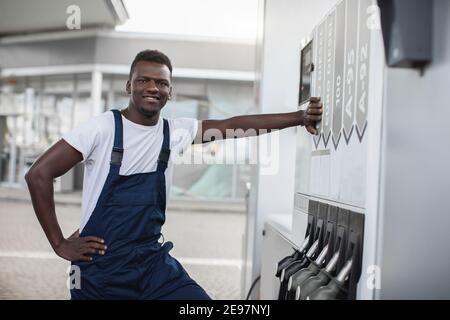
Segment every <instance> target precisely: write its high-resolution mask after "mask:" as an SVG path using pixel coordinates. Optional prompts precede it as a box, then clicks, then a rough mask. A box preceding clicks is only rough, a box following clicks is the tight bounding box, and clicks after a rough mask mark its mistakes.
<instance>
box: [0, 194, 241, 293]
mask: <svg viewBox="0 0 450 320" xmlns="http://www.w3.org/2000/svg"><path fill="white" fill-rule="evenodd" d="M66 197H67V196H66ZM77 197H79V195H73V196H72V198H73V199H76V198H77ZM26 198H27V194H26V193H24V192H23V191H17V190H10V189H5V188H0V299H68V298H69V292H68V289H67V287H66V281H67V274H66V271H67V268H68V266H69V262H68V261H65V260H63V259H61V258H59V257H58V256H56V255H55V254H54V253H53V251H52V249H51V247H50V245H49V244H48V242H47V239H46V237H45V235H44V232H43V231H42V229H41V227H40V225H39V222H38V221H37V219H36V216H35V214H34V211H33V208H32V206H31V203H30V202H29V201H28V200H27V199H26ZM75 202H76V201H75ZM64 203H66V204H64ZM67 203H70V201H66V202H65V201H63V200H60V201H57V216H58V221H59V223H60V225H61V228H62V230H63V233H64V235H66V236H68V235H70V234H71V233H72V232H73V231H75V230H76V229H77V228H78V224H79V214H80V206H79V205H78V204H76V203H75V204H74V203H71V204H67ZM186 208H187V209H186ZM192 209H195V207H194V206H190V207H185V209H184V210H181V209H180V207H179V206H178V207H177V206H172V207H171V206H170V205H169V210H168V212H167V220H166V224H165V225H164V227H163V234H164V238H165V240H166V241H168V240H170V241H172V242H173V243H174V249H173V250H172V251H171V254H172V255H173V256H174V257H176V258H177V259H178V260H179V261H180V262H181V263H182V264H183V265H184V267H185V269H186V270H187V271H188V273H189V274H190V275H191V277H192V278H193V279H195V280H196V281H197V282H198V283H199V284H200V285H201V286H202V287H203V288H204V289H205V290H206V292H208V294H209V295H210V296H211V297H212V298H213V299H224V300H225V299H241V289H240V287H241V270H242V269H241V262H242V258H243V257H242V243H243V235H244V230H245V218H246V217H245V213H244V212H242V211H240V210H232V212H227V211H226V210H225V209H224V208H221V210H220V211H215V210H214V208H213V207H211V208H210V209H209V211H208V210H206V209H205V207H202V209H201V210H198V211H191V210H192Z"/></svg>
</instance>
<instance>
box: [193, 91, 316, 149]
mask: <svg viewBox="0 0 450 320" xmlns="http://www.w3.org/2000/svg"><path fill="white" fill-rule="evenodd" d="M321 120H322V103H321V102H320V98H316V97H312V98H310V100H309V105H308V108H307V109H306V110H304V111H303V110H299V111H295V112H288V113H273V114H256V115H245V116H237V117H232V118H228V119H223V120H203V121H202V122H201V124H200V127H201V128H199V130H198V134H200V133H201V137H199V136H198V135H197V137H196V139H195V141H194V143H200V141H201V143H207V142H211V141H214V140H220V139H227V138H241V137H249V136H255V135H259V134H261V133H268V132H270V131H271V130H280V129H284V128H289V127H294V126H304V127H305V129H306V130H307V131H308V132H309V133H311V134H314V135H315V134H317V130H316V124H317V123H318V122H320V121H321Z"/></svg>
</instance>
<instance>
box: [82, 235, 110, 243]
mask: <svg viewBox="0 0 450 320" xmlns="http://www.w3.org/2000/svg"><path fill="white" fill-rule="evenodd" d="M83 240H84V241H86V242H90V241H92V242H98V243H105V240H103V239H102V238H99V237H94V236H88V237H84V238H83Z"/></svg>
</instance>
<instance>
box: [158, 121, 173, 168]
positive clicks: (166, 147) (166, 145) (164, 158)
mask: <svg viewBox="0 0 450 320" xmlns="http://www.w3.org/2000/svg"><path fill="white" fill-rule="evenodd" d="M163 120H164V129H163V131H164V140H163V144H162V148H161V151H160V152H159V157H158V168H157V169H156V170H157V171H159V172H164V171H166V168H167V163H168V162H169V158H170V132H169V122H168V121H167V119H163Z"/></svg>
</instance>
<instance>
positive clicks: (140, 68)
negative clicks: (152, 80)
mask: <svg viewBox="0 0 450 320" xmlns="http://www.w3.org/2000/svg"><path fill="white" fill-rule="evenodd" d="M133 73H134V74H135V75H136V76H149V77H152V76H153V77H155V76H158V77H163V78H167V79H170V70H169V67H167V66H166V65H165V64H161V63H157V62H152V61H138V62H137V63H136V65H135V67H134V72H133Z"/></svg>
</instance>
